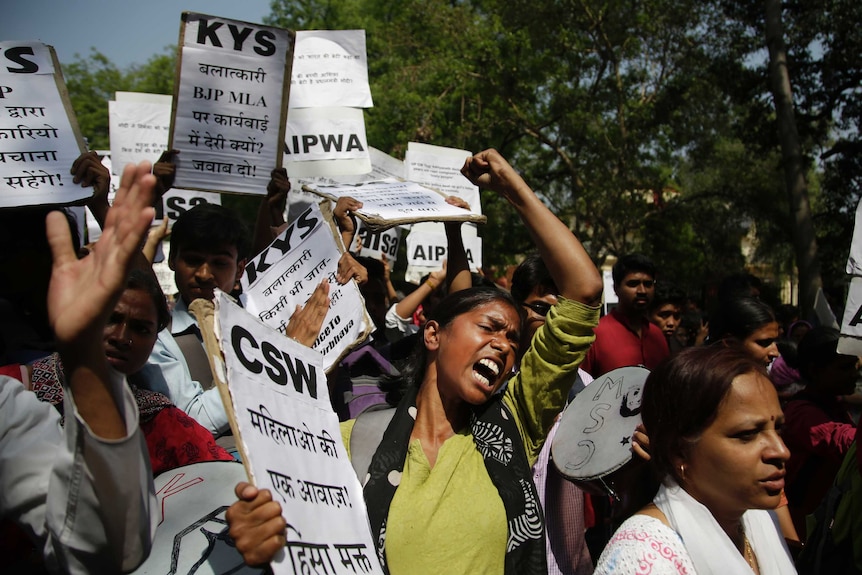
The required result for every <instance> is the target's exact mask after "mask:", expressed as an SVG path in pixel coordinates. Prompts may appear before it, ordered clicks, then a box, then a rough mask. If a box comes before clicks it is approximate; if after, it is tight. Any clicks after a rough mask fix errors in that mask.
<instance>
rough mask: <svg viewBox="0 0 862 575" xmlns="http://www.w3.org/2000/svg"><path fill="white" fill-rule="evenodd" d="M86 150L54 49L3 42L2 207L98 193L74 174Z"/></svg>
mask: <svg viewBox="0 0 862 575" xmlns="http://www.w3.org/2000/svg"><path fill="white" fill-rule="evenodd" d="M85 151H86V147H85V146H84V140H83V138H82V137H81V132H80V130H79V129H78V123H77V121H76V119H75V113H74V112H73V111H72V106H71V103H70V102H69V96H68V94H67V92H66V86H65V84H64V83H63V76H62V74H61V72H60V64H59V62H58V61H57V56H56V54H55V53H54V49H53V48H51V47H50V46H46V45H45V44H42V43H40V42H0V208H8V207H16V206H36V205H40V204H68V203H71V202H75V201H78V200H82V199H84V198H88V197H90V196H91V195H93V190H92V188H82V187H81V186H78V185H76V184H73V183H72V176H71V175H70V174H69V170H70V168H71V167H72V163H73V162H74V161H75V159H76V158H77V157H78V156H79V155H81V154H82V153H83V152H85Z"/></svg>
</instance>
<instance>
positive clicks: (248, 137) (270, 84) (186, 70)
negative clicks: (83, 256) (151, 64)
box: [170, 12, 293, 195]
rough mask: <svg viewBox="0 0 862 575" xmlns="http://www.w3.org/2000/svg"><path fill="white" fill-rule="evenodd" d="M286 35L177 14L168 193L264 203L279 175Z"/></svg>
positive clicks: (290, 41)
mask: <svg viewBox="0 0 862 575" xmlns="http://www.w3.org/2000/svg"><path fill="white" fill-rule="evenodd" d="M292 49H293V38H292V33H291V32H290V31H288V30H283V29H281V28H273V27H271V26H262V25H260V24H249V23H247V22H239V21H237V20H229V19H226V18H219V17H216V16H206V15H204V14H195V13H191V12H184V13H183V24H182V31H181V34H180V66H179V75H178V78H177V80H176V82H175V88H174V112H173V117H172V122H171V126H172V130H171V138H170V142H171V143H170V147H171V149H175V150H179V151H180V152H181V153H180V154H179V155H178V156H177V159H176V165H177V174H176V179H175V181H174V185H176V186H177V187H180V188H189V189H201V190H208V191H223V192H235V193H246V194H257V195H265V194H266V186H267V183H269V178H270V174H271V172H272V170H273V169H275V168H278V167H281V160H282V151H281V146H282V145H283V142H284V125H285V118H286V115H287V93H286V91H287V86H288V84H286V83H285V81H284V80H285V77H286V75H287V74H289V69H290V62H291V59H292Z"/></svg>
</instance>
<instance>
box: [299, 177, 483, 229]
mask: <svg viewBox="0 0 862 575" xmlns="http://www.w3.org/2000/svg"><path fill="white" fill-rule="evenodd" d="M302 189H303V190H305V191H307V192H311V193H314V194H317V195H319V196H322V197H324V198H328V199H330V200H333V201H336V200H338V198H340V197H342V196H350V197H352V198H355V199H357V200H359V201H360V202H362V208H361V209H359V210H356V212H355V213H356V216H357V217H359V219H361V220H362V222H363V223H364V224H365V225H367V226H368V227H369V228H370V229H372V230H375V231H376V230H385V229H388V228H391V227H393V226H397V225H399V224H412V223H416V222H474V223H479V224H484V223H485V222H486V221H487V218H486V217H485V216H483V215H479V214H474V213H472V212H470V211H468V210H465V209H463V208H459V207H457V206H455V205H452V204H450V203H448V202H447V201H446V195H445V194H443V193H442V192H439V191H437V190H435V189H432V188H429V187H427V186H423V185H421V184H417V183H415V182H405V181H401V180H396V179H394V178H392V179H386V180H382V181H377V182H366V183H360V184H339V185H322V184H310V185H309V184H306V185H304V186H302Z"/></svg>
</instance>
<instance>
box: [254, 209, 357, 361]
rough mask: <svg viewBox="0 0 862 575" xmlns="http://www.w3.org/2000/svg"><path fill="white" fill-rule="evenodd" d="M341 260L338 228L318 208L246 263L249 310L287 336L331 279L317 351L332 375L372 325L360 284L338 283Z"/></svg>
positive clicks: (293, 223) (299, 219)
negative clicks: (293, 319)
mask: <svg viewBox="0 0 862 575" xmlns="http://www.w3.org/2000/svg"><path fill="white" fill-rule="evenodd" d="M340 257H341V251H340V250H339V249H338V246H337V244H336V243H335V236H334V235H333V232H332V228H331V227H330V225H329V223H328V222H327V221H326V219H325V218H324V216H323V214H322V212H321V211H320V208H319V207H318V206H317V205H315V204H313V205H311V206H309V207H308V209H307V210H306V211H305V212H303V213H302V214H301V215H300V216H299V217H298V218H297V219H296V220H294V221H293V222H292V223H291V224H290V225H289V226H288V227H287V229H286V230H284V231H283V232H282V233H281V234H280V235H279V236H278V237H277V238H276V239H275V240H274V241H273V242H272V243H271V244H270V245H269V247H267V248H266V249H265V250H263V251H262V252H261V253H260V254H258V255H257V256H255V257H254V259H252V260H250V261H249V262H248V263H247V264H246V266H245V272H244V273H243V276H242V278H241V279H240V283H241V284H242V290H243V295H242V303H243V305H244V306H245V309H246V310H248V312H249V313H251V314H253V315H255V316H257V317H258V318H259V319H260V320H261V321H262V322H263V323H265V324H266V325H268V326H270V327H272V328H275V329H276V330H278V331H279V332H280V333H282V334H283V333H285V330H286V329H287V324H288V322H289V321H290V316H292V315H293V312H294V310H295V309H296V306H297V305H304V304H305V302H307V301H308V298H309V297H311V293H312V292H313V291H314V289H315V288H316V287H317V286H318V285H319V284H320V282H321V281H323V280H324V279H328V281H329V300H330V304H329V312H328V313H327V314H326V318H324V320H323V327H322V328H321V331H320V336H319V337H318V338H317V341H315V342H314V345H313V346H312V347H313V348H314V349H315V350H317V351H318V352H320V353H322V354H323V356H324V366H325V367H326V369H327V371H328V370H329V369H331V368H332V367H333V366H334V365H335V363H336V362H337V361H338V359H339V358H340V357H341V356H342V355H343V354H344V353H346V352H347V351H348V350H349V349H350V348H351V347H352V346H354V345H355V344H356V343H357V341H358V340H361V339H364V338H365V337H366V336H367V334H368V333H369V332H370V326H371V320H370V318H369V317H368V314H367V313H366V311H365V301H364V300H363V299H362V294H361V293H360V292H359V287H358V286H357V285H356V282H354V281H353V280H351V281H349V282H347V283H346V284H345V285H343V286H342V285H338V282H336V281H335V274H336V272H337V270H338V260H339V258H340Z"/></svg>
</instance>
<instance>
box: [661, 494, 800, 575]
mask: <svg viewBox="0 0 862 575" xmlns="http://www.w3.org/2000/svg"><path fill="white" fill-rule="evenodd" d="M653 503H655V505H656V506H657V507H658V508H659V509H660V510H661V512H662V513H664V515H665V517H667V520H668V523H670V526H671V527H672V528H673V530H674V531H676V532H677V533H679V535H680V537H681V538H682V541H683V544H684V545H685V548H686V550H687V551H688V553H689V555H690V556H691V560H692V563H694V567H695V569H696V570H697V575H737V574H739V575H748V574H750V573H751V572H752V569H751V567H749V565H748V563H747V562H746V561H745V559H744V558H743V557H742V555H741V554H740V553H739V550H738V549H737V548H736V546H735V545H734V544H733V541H731V540H730V537H728V536H727V534H726V533H725V532H724V530H723V529H722V528H721V527H720V526H719V524H718V521H716V520H715V518H714V517H713V516H712V513H710V512H709V509H707V508H706V507H705V506H704V505H702V504H701V503H699V502H698V501H697V500H695V499H694V498H693V497H692V496H691V495H689V494H688V493H686V492H685V490H684V489H682V488H681V487H680V486H679V485H677V484H676V482H675V481H674V480H673V479H670V478H667V479H665V483H664V484H663V485H662V486H661V487H660V488H659V490H658V493H657V494H656V496H655V499H653ZM742 525H743V527H744V529H745V535H746V536H747V537H748V541H749V543H750V544H751V548H752V550H753V551H754V555H755V556H756V557H757V563H758V565H759V567H760V573H761V575H786V574H788V573H796V568H795V567H794V566H793V561H792V560H791V559H790V552H789V551H788V550H787V544H786V543H785V542H784V537H783V536H782V535H781V530H780V528H779V526H778V520H777V519H776V517H775V515H774V513H772V512H770V511H765V510H761V509H750V510H748V511H746V512H745V513H744V514H743V516H742Z"/></svg>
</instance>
